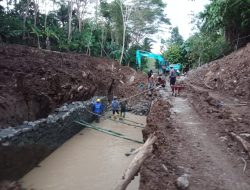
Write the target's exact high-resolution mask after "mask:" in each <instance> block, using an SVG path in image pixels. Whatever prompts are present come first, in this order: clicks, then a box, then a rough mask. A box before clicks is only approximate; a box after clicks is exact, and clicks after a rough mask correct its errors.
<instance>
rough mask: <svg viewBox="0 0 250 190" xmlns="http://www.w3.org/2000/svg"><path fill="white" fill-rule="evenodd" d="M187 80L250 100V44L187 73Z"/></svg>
mask: <svg viewBox="0 0 250 190" xmlns="http://www.w3.org/2000/svg"><path fill="white" fill-rule="evenodd" d="M188 81H189V82H190V83H193V84H195V85H197V86H201V87H204V88H207V89H211V90H216V91H219V92H220V93H223V94H225V95H228V94H230V95H232V96H234V97H237V98H240V99H243V100H247V101H249V100H250V44H248V45H247V46H246V47H244V48H242V49H240V50H238V51H236V52H234V53H231V54H230V55H228V56H226V57H224V58H222V59H218V60H215V61H213V62H210V63H208V64H205V65H203V66H201V67H199V68H197V69H196V70H192V71H190V72H189V74H188Z"/></svg>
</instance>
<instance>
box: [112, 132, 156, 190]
mask: <svg viewBox="0 0 250 190" xmlns="http://www.w3.org/2000/svg"><path fill="white" fill-rule="evenodd" d="M156 139H157V137H156V136H155V135H151V136H150V137H149V138H148V139H147V141H146V142H145V143H144V144H143V145H142V147H140V148H139V149H137V150H139V152H138V153H137V155H136V156H135V157H134V159H133V160H132V162H131V163H130V165H129V167H128V169H127V170H126V171H125V173H124V174H123V176H122V178H121V179H120V181H119V183H118V185H117V186H116V187H115V188H114V190H125V189H126V188H127V186H128V185H129V183H130V182H131V181H132V179H133V178H134V176H135V175H136V174H137V173H138V172H139V170H140V167H141V165H142V163H143V162H144V160H145V159H146V158H147V157H148V156H149V155H150V154H151V152H152V150H153V144H154V143H155V141H156Z"/></svg>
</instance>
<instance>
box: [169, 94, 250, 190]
mask: <svg viewBox="0 0 250 190" xmlns="http://www.w3.org/2000/svg"><path fill="white" fill-rule="evenodd" d="M172 103H173V108H172V112H173V113H174V114H172V115H173V120H174V123H175V124H176V130H177V132H179V134H180V136H181V139H182V141H181V142H180V144H179V145H178V150H177V152H178V158H179V159H178V161H177V165H178V166H179V167H180V166H181V167H183V168H184V170H183V171H184V172H185V173H187V174H189V175H190V189H209V190H210V189H228V190H229V189H232V190H236V189H239V190H246V189H250V182H249V180H248V179H246V177H245V175H244V173H243V167H244V163H243V162H242V160H241V159H239V158H237V157H235V156H234V155H232V154H230V153H229V152H228V151H227V149H226V147H225V146H224V145H223V142H222V141H221V140H220V139H222V138H220V137H219V136H218V134H217V133H216V131H211V130H210V129H211V128H212V127H211V125H216V123H214V124H213V123H208V122H206V121H204V120H203V119H201V118H200V117H199V116H198V115H197V113H196V112H195V111H194V109H193V108H192V107H191V105H189V103H188V100H187V99H185V98H182V97H177V98H173V101H172Z"/></svg>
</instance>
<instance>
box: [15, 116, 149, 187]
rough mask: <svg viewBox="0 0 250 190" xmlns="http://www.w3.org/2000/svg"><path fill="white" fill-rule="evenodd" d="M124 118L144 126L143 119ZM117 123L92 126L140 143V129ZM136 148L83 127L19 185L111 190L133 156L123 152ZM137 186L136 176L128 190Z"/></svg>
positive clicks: (107, 121) (130, 143) (133, 144)
mask: <svg viewBox="0 0 250 190" xmlns="http://www.w3.org/2000/svg"><path fill="white" fill-rule="evenodd" d="M126 119H129V120H131V121H136V122H138V123H143V124H144V125H145V123H146V117H144V116H137V115H133V114H130V113H127V115H126ZM118 121H119V120H117V122H114V121H112V120H110V119H101V121H100V123H95V122H93V123H92V124H93V125H95V126H97V127H100V128H105V129H109V130H113V131H116V132H118V133H121V134H124V136H126V137H129V138H131V139H135V140H138V141H142V133H141V130H142V128H139V127H134V126H132V125H135V123H132V122H129V121H127V120H124V123H127V124H128V123H130V124H131V125H127V124H123V123H122V122H118ZM140 145H141V144H139V143H136V142H133V141H129V140H126V139H122V138H118V137H115V136H112V135H108V134H105V133H102V132H100V131H96V130H93V129H90V128H84V129H83V130H82V131H80V132H79V133H78V134H76V135H75V136H74V137H72V138H71V139H69V140H68V141H67V142H66V143H64V144H63V145H62V146H61V147H59V148H58V149H57V150H56V151H54V152H53V153H52V154H51V155H50V156H48V157H47V158H46V159H44V160H43V161H42V162H41V163H40V164H39V165H38V167H35V168H34V169H33V170H31V171H30V172H29V173H28V174H26V175H25V176H24V177H23V178H22V179H21V180H20V182H21V184H22V187H23V188H25V189H27V190H69V189H72V190H83V189H84V190H103V189H113V188H114V186H115V185H116V184H117V182H118V181H119V179H120V178H121V176H122V175H123V172H124V171H125V169H126V168H127V167H128V165H129V163H130V162H131V160H132V159H133V156H130V157H127V156H125V153H128V152H130V150H131V149H136V148H138V147H139V146H140ZM138 187H139V177H136V178H135V179H134V180H133V181H132V182H131V184H130V185H129V187H128V190H135V189H138Z"/></svg>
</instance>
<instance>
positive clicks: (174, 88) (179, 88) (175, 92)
mask: <svg viewBox="0 0 250 190" xmlns="http://www.w3.org/2000/svg"><path fill="white" fill-rule="evenodd" d="M171 88H172V95H173V96H177V95H178V96H179V95H180V92H181V91H182V90H183V89H184V88H185V87H184V86H183V85H172V86H171Z"/></svg>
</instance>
